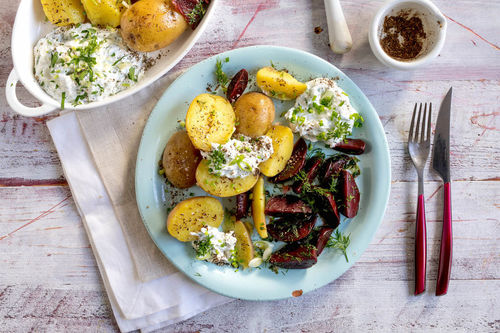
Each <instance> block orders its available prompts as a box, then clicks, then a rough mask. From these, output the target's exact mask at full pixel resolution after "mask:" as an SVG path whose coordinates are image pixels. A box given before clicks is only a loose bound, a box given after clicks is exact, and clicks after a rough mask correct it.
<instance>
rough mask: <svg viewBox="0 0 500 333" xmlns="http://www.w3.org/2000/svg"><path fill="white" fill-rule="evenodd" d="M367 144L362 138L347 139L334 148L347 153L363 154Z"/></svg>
mask: <svg viewBox="0 0 500 333" xmlns="http://www.w3.org/2000/svg"><path fill="white" fill-rule="evenodd" d="M365 147H366V144H365V142H364V141H363V140H361V139H345V140H344V141H341V142H339V143H337V144H336V145H335V147H333V149H335V150H338V151H341V152H343V153H346V154H352V155H361V154H363V153H364V152H365Z"/></svg>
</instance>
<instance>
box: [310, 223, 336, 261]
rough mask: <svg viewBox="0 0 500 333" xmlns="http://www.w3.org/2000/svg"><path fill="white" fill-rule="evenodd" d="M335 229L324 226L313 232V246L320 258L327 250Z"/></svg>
mask: <svg viewBox="0 0 500 333" xmlns="http://www.w3.org/2000/svg"><path fill="white" fill-rule="evenodd" d="M333 230H334V228H332V227H327V226H322V227H320V228H319V229H316V230H313V232H312V239H311V244H312V245H314V246H316V255H317V256H318V257H319V255H320V254H321V252H323V249H324V248H325V246H326V244H327V243H328V240H329V239H330V236H331V235H332V232H333Z"/></svg>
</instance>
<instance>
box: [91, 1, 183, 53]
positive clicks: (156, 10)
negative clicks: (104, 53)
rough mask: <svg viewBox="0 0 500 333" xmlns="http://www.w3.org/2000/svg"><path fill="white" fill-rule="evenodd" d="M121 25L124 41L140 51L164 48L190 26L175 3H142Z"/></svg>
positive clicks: (124, 16) (126, 12) (127, 11)
mask: <svg viewBox="0 0 500 333" xmlns="http://www.w3.org/2000/svg"><path fill="white" fill-rule="evenodd" d="M90 1H92V0H90ZM120 22H121V24H120V26H121V34H122V37H123V40H124V41H125V43H126V44H127V45H128V46H129V47H130V48H131V49H133V50H136V51H140V52H151V51H156V50H159V49H161V48H164V47H165V46H167V45H169V44H170V43H172V42H173V41H175V40H176V39H177V37H179V36H180V35H181V34H182V33H183V32H184V30H186V28H187V27H188V24H187V22H186V20H185V19H184V17H182V15H181V14H179V13H178V12H177V11H175V9H174V5H173V4H172V1H171V0H141V1H138V2H136V3H134V4H133V5H132V6H130V7H129V8H128V9H127V10H126V11H125V12H124V13H123V15H122V17H121V21H120Z"/></svg>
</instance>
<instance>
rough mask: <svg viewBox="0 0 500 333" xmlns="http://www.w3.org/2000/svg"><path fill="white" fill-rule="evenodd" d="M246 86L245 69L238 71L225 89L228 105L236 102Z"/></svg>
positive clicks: (246, 76)
mask: <svg viewBox="0 0 500 333" xmlns="http://www.w3.org/2000/svg"><path fill="white" fill-rule="evenodd" d="M247 84H248V72H247V70H246V69H242V70H240V71H239V72H238V73H236V75H235V76H233V78H232V79H231V82H230V83H229V86H228V87H227V92H226V97H227V99H228V101H229V102H230V103H234V102H236V100H237V99H238V98H240V96H241V95H242V94H243V92H244V91H245V89H246V87H247Z"/></svg>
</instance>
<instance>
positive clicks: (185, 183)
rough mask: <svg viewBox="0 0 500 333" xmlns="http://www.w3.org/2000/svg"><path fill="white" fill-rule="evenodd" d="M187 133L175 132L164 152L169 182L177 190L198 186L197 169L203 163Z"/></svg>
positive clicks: (166, 174) (164, 162) (164, 163)
mask: <svg viewBox="0 0 500 333" xmlns="http://www.w3.org/2000/svg"><path fill="white" fill-rule="evenodd" d="M201 159H202V158H201V154H200V151H199V150H198V149H196V148H195V147H194V146H193V144H192V143H191V140H190V139H189V136H188V135H187V132H186V131H178V132H175V133H174V134H173V135H172V136H171V137H170V139H169V140H168V142H167V145H166V146H165V150H164V151H163V158H162V163H163V168H164V169H165V176H166V177H167V179H168V181H169V182H170V183H172V185H174V186H175V187H177V188H188V187H191V186H193V185H194V184H196V168H197V167H198V164H199V163H200V161H201Z"/></svg>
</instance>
